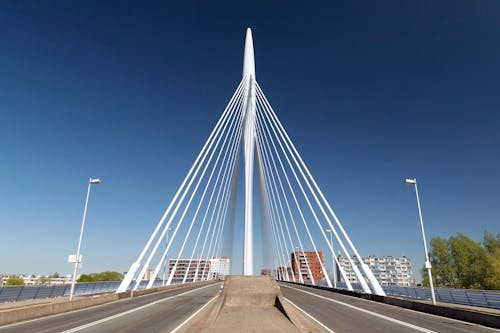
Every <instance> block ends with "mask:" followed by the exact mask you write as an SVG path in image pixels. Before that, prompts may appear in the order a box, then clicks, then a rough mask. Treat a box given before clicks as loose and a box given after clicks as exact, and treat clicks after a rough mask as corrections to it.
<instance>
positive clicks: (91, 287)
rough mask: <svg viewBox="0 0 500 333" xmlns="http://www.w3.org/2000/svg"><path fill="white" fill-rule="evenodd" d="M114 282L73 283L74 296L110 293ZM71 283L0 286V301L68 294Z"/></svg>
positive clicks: (156, 282) (112, 290) (113, 288)
mask: <svg viewBox="0 0 500 333" xmlns="http://www.w3.org/2000/svg"><path fill="white" fill-rule="evenodd" d="M147 282H148V281H142V282H141V284H140V285H139V288H138V289H144V288H145V287H146V284H147ZM161 283H162V281H160V280H157V281H155V283H154V284H153V287H159V286H160V285H161ZM119 285H120V282H119V281H116V282H85V283H76V284H75V293H74V295H75V296H83V295H93V294H103V293H112V292H115V291H116V289H118V286H119ZM70 288H71V285H69V284H68V285H59V286H57V285H56V286H16V287H4V288H0V303H4V302H18V301H24V300H30V299H44V298H54V297H62V296H69V292H70Z"/></svg>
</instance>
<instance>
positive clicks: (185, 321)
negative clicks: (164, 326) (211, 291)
mask: <svg viewBox="0 0 500 333" xmlns="http://www.w3.org/2000/svg"><path fill="white" fill-rule="evenodd" d="M218 296H219V295H215V296H214V297H212V299H211V300H210V301H208V302H207V303H205V305H203V306H202V307H201V308H199V309H198V311H196V312H195V313H193V314H192V315H190V316H189V318H187V319H186V320H184V321H183V322H182V323H181V324H180V325H179V326H177V327H176V328H174V330H173V331H171V332H170V333H175V332H177V331H178V330H179V329H180V328H181V327H182V326H184V325H186V323H187V322H188V321H190V320H191V319H193V317H194V316H196V315H197V314H198V313H200V312H201V310H203V309H204V308H205V307H206V306H208V304H210V303H212V301H213V300H214V299H216V298H217V297H218Z"/></svg>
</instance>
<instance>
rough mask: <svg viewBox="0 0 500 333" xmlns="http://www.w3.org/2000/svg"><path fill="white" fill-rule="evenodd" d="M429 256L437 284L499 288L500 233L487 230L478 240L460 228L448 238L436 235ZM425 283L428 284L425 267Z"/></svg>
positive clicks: (437, 285)
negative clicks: (462, 231) (480, 239)
mask: <svg viewBox="0 0 500 333" xmlns="http://www.w3.org/2000/svg"><path fill="white" fill-rule="evenodd" d="M430 245H431V250H430V253H429V259H430V260H431V263H432V278H433V281H434V285H435V286H436V287H445V288H467V289H494V290H500V233H498V234H496V236H495V235H494V234H492V233H489V232H487V231H485V232H484V236H483V239H482V241H480V242H476V241H474V240H473V239H471V238H470V237H469V236H467V235H465V234H463V233H461V232H458V233H457V234H456V235H455V236H450V237H449V238H448V239H445V238H441V237H434V238H432V239H431V242H430ZM422 276H424V277H425V278H424V279H423V281H422V284H423V285H424V286H428V285H429V278H428V276H427V271H426V269H425V268H423V269H422Z"/></svg>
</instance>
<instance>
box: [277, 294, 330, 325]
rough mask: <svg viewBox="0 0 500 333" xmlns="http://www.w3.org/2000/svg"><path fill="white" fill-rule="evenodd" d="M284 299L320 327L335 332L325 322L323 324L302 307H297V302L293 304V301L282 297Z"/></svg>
mask: <svg viewBox="0 0 500 333" xmlns="http://www.w3.org/2000/svg"><path fill="white" fill-rule="evenodd" d="M283 298H284V299H285V301H287V302H288V303H290V304H291V305H293V306H294V307H295V308H296V309H297V310H299V311H300V312H302V313H303V314H305V315H306V316H308V317H309V318H311V319H312V320H314V321H315V322H316V323H317V324H318V325H320V326H321V327H323V328H324V329H325V330H326V331H327V332H330V333H335V332H334V331H332V330H331V329H330V328H328V327H327V326H326V325H325V324H323V323H322V322H320V321H319V320H318V319H316V318H314V317H313V316H311V315H310V314H309V313H307V312H305V311H304V310H303V309H301V308H299V307H298V306H297V304H295V303H294V302H292V301H290V300H289V299H288V298H286V297H283Z"/></svg>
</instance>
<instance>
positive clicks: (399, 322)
mask: <svg viewBox="0 0 500 333" xmlns="http://www.w3.org/2000/svg"><path fill="white" fill-rule="evenodd" d="M282 286H283V287H285V288H290V289H295V290H298V291H301V292H303V293H306V294H309V295H312V296H315V297H318V298H322V299H325V300H327V301H330V302H333V303H337V304H341V305H344V306H346V307H348V308H351V309H354V310H358V311H361V312H364V313H366V314H369V315H372V316H375V317H378V318H381V319H384V320H387V321H390V322H393V323H396V324H399V325H402V326H406V327H409V328H413V329H415V330H417V331H420V332H425V333H436V332H435V331H431V330H429V329H427V328H424V327H420V326H417V325H413V324H410V323H407V322H405V321H401V320H398V319H395V318H391V317H387V316H384V315H382V314H380V313H376V312H373V311H369V310H365V309H362V308H358V307H356V306H354V305H351V304H348V303H344V302H341V301H337V300H334V299H331V298H328V297H324V296H320V295H317V294H314V293H311V292H309V291H305V290H302V289H298V288H293V287H290V286H285V285H282Z"/></svg>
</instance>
